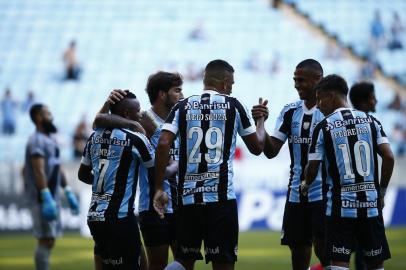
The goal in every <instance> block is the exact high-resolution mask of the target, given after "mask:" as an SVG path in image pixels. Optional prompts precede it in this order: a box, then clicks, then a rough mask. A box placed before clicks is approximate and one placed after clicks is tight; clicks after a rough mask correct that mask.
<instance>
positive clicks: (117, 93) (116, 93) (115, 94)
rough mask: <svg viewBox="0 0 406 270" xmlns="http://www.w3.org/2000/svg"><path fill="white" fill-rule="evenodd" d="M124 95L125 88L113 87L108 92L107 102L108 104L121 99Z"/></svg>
mask: <svg viewBox="0 0 406 270" xmlns="http://www.w3.org/2000/svg"><path fill="white" fill-rule="evenodd" d="M126 95H127V93H126V92H125V90H121V89H114V90H113V91H111V92H110V95H109V97H108V98H107V102H108V103H110V104H115V103H116V102H119V101H120V100H122V99H123V98H124V97H125V96H126Z"/></svg>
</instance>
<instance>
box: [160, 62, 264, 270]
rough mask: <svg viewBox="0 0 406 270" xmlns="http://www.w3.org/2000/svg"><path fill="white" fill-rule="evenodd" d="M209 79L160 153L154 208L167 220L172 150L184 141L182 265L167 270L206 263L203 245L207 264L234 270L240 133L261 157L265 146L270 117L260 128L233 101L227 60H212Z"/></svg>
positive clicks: (176, 115)
mask: <svg viewBox="0 0 406 270" xmlns="http://www.w3.org/2000/svg"><path fill="white" fill-rule="evenodd" d="M203 80H204V81H203V82H204V91H203V93H202V94H201V95H194V96H190V97H189V98H186V99H184V100H182V101H180V102H178V103H177V104H176V105H175V106H174V107H173V109H172V111H171V113H170V114H169V116H168V118H167V119H166V122H165V124H164V125H163V127H162V131H161V136H160V138H159V143H158V147H157V149H156V158H157V159H156V163H155V171H156V181H155V188H156V191H155V196H154V207H155V209H156V211H157V212H158V213H159V215H160V216H161V217H164V213H165V207H166V205H167V203H168V197H167V194H166V193H165V192H164V185H163V183H164V179H165V168H166V165H167V164H168V160H169V158H170V149H171V145H172V144H173V142H174V141H175V140H176V137H177V136H178V137H179V140H180V145H179V171H178V177H179V194H180V197H179V204H180V206H179V211H178V216H177V218H178V220H177V222H178V224H177V226H178V231H179V233H178V235H177V237H178V239H177V240H178V243H177V244H178V246H177V252H176V258H177V261H176V262H173V263H171V264H170V265H168V266H167V267H166V268H165V269H167V270H168V269H170V270H173V269H188V270H191V269H193V268H194V263H195V261H196V260H199V259H202V255H201V253H200V248H201V243H202V241H204V247H205V258H206V262H207V263H208V262H212V267H213V269H234V264H235V261H236V260H237V250H238V213H237V203H236V197H235V193H234V188H233V168H232V161H233V159H234V153H235V147H236V139H237V133H238V134H240V136H241V137H242V139H243V141H244V143H245V144H246V145H247V147H248V149H249V151H250V152H251V153H253V154H255V155H259V154H261V153H262V150H263V147H264V144H265V129H264V118H263V117H261V118H260V119H258V121H257V126H256V127H255V124H254V123H253V121H252V119H251V117H250V114H249V113H248V111H247V110H246V108H245V107H244V106H243V105H242V104H241V103H240V102H239V101H238V100H237V99H236V98H233V97H230V96H229V95H230V94H231V90H232V85H233V83H234V69H233V67H232V66H231V65H230V64H228V63H227V62H225V61H223V60H214V61H211V62H210V63H208V64H207V66H206V68H205V74H204V79H203ZM260 103H261V104H262V100H261V101H260ZM263 103H264V105H266V103H267V101H265V102H263Z"/></svg>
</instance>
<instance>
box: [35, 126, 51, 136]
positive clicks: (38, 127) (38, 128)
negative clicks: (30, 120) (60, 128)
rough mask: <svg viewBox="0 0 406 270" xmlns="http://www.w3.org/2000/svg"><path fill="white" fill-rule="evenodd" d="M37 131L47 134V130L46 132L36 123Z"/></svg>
mask: <svg viewBox="0 0 406 270" xmlns="http://www.w3.org/2000/svg"><path fill="white" fill-rule="evenodd" d="M37 131H38V132H39V133H42V134H44V135H45V136H49V132H46V131H45V129H44V128H43V127H41V126H39V125H37Z"/></svg>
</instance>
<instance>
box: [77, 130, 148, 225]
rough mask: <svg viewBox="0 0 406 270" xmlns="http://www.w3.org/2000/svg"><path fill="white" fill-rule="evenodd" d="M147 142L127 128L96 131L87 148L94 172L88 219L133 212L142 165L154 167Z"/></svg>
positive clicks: (97, 219)
mask: <svg viewBox="0 0 406 270" xmlns="http://www.w3.org/2000/svg"><path fill="white" fill-rule="evenodd" d="M151 149H152V147H151V146H150V144H149V142H148V139H147V138H146V137H145V136H144V135H142V134H140V133H133V132H131V131H128V130H125V129H111V128H106V129H97V130H96V131H95V132H94V133H93V134H92V136H91V137H90V138H89V141H88V144H87V146H86V149H85V155H87V156H88V157H85V158H88V159H89V160H90V162H91V166H92V169H93V172H94V177H93V184H92V201H91V206H90V209H89V214H88V219H89V220H91V221H104V220H105V219H117V218H123V217H126V216H128V215H130V214H132V213H133V206H134V198H135V192H136V187H137V180H138V170H139V166H140V164H141V163H143V164H144V165H146V166H147V167H152V166H153V162H154V159H153V154H151V153H152V150H151Z"/></svg>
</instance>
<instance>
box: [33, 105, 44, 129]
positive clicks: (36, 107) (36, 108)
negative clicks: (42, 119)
mask: <svg viewBox="0 0 406 270" xmlns="http://www.w3.org/2000/svg"><path fill="white" fill-rule="evenodd" d="M44 107H45V105H44V104H41V103H36V104H34V105H32V106H31V108H30V117H31V121H32V122H33V123H34V124H35V117H36V116H37V114H39V113H40V112H41V110H42V108H44Z"/></svg>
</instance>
